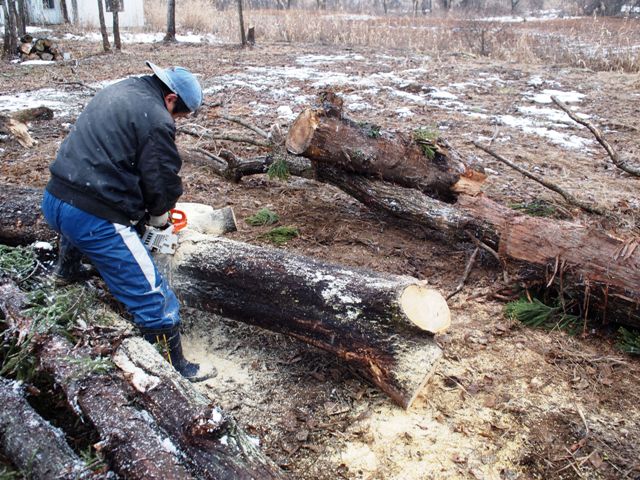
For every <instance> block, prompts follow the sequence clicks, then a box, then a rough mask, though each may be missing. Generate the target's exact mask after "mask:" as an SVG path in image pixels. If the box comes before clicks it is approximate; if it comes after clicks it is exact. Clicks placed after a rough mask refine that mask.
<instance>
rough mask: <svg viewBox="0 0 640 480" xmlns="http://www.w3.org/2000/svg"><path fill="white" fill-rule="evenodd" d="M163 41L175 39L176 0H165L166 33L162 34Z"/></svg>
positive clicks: (173, 40)
mask: <svg viewBox="0 0 640 480" xmlns="http://www.w3.org/2000/svg"><path fill="white" fill-rule="evenodd" d="M164 41H165V42H175V41H176V0H168V1H167V34H166V35H165V36H164Z"/></svg>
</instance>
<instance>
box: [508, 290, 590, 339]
mask: <svg viewBox="0 0 640 480" xmlns="http://www.w3.org/2000/svg"><path fill="white" fill-rule="evenodd" d="M505 313H506V314H507V316H508V317H509V318H511V319H514V320H518V321H519V322H522V323H523V324H525V325H527V326H528V327H533V328H546V329H549V330H556V329H558V330H564V331H567V332H569V333H571V334H573V333H575V331H576V330H577V327H578V325H579V323H580V322H579V319H578V317H576V316H575V315H570V314H567V313H563V312H562V308H561V307H551V306H549V305H546V304H544V303H542V302H541V301H540V300H538V299H537V298H534V299H533V300H532V301H531V302H530V301H529V300H527V299H526V298H521V299H519V300H516V301H514V302H509V303H507V305H506V307H505Z"/></svg>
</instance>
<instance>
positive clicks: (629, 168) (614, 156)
mask: <svg viewBox="0 0 640 480" xmlns="http://www.w3.org/2000/svg"><path fill="white" fill-rule="evenodd" d="M551 100H553V103H555V104H556V105H557V106H558V107H560V109H561V110H563V111H564V113H566V114H567V115H569V117H570V118H571V120H573V121H574V122H577V123H579V124H580V125H583V126H585V127H587V128H588V129H589V130H590V131H591V133H593V136H594V137H596V140H598V143H599V144H600V145H602V147H603V148H604V149H605V150H606V152H607V154H608V155H609V158H610V159H611V161H612V162H613V164H614V165H615V166H616V167H618V168H619V169H620V170H623V171H625V172H627V173H629V174H631V175H633V176H635V177H640V167H638V166H636V165H629V162H628V161H627V160H623V159H621V158H620V156H619V155H618V152H616V151H615V150H614V149H613V147H612V146H611V144H610V143H609V142H608V141H607V140H606V139H605V138H604V135H602V132H601V131H600V130H598V128H597V127H596V126H595V125H594V124H593V123H591V122H590V121H589V120H585V119H584V118H580V117H578V116H577V115H576V114H575V113H574V112H572V111H571V110H570V109H569V107H568V106H567V105H566V104H564V103H563V102H562V101H560V99H558V97H554V96H552V97H551Z"/></svg>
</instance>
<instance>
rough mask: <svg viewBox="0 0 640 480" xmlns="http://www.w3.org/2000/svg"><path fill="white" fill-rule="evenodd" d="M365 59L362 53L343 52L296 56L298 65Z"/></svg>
mask: <svg viewBox="0 0 640 480" xmlns="http://www.w3.org/2000/svg"><path fill="white" fill-rule="evenodd" d="M354 60H355V61H361V60H365V58H364V57H363V56H362V55H358V54H352V53H349V54H345V55H302V56H300V57H298V58H296V63H298V64H300V65H321V64H328V63H338V62H352V61H354Z"/></svg>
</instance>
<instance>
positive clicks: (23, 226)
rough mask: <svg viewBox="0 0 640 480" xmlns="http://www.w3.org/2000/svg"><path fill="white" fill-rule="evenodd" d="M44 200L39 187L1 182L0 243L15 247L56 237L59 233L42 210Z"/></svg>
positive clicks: (51, 239)
mask: <svg viewBox="0 0 640 480" xmlns="http://www.w3.org/2000/svg"><path fill="white" fill-rule="evenodd" d="M41 203H42V190H40V189H35V188H31V187H21V186H17V185H11V184H8V183H2V184H0V207H1V208H2V215H0V243H3V244H5V245H12V246H14V245H25V244H29V243H33V242H36V241H53V240H55V238H56V233H55V232H54V231H53V230H51V229H50V228H49V225H47V222H46V220H45V219H44V217H43V216H42V212H41V211H40V204H41Z"/></svg>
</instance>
